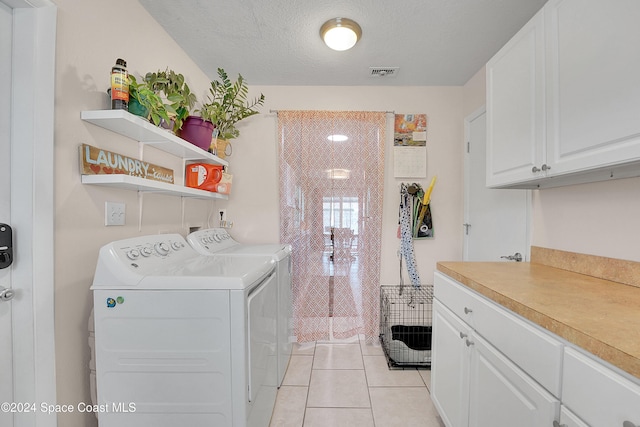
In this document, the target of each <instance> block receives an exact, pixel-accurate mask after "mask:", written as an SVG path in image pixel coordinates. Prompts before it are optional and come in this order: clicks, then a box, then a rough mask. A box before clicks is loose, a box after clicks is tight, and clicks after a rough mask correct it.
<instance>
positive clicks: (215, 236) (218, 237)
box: [213, 234, 222, 243]
mask: <svg viewBox="0 0 640 427" xmlns="http://www.w3.org/2000/svg"><path fill="white" fill-rule="evenodd" d="M213 240H215V241H216V242H218V243H220V242H221V241H222V237H220V235H219V234H214V235H213Z"/></svg>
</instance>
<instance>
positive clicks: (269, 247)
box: [187, 228, 295, 386]
mask: <svg viewBox="0 0 640 427" xmlns="http://www.w3.org/2000/svg"><path fill="white" fill-rule="evenodd" d="M187 242H189V244H190V245H191V246H192V247H193V248H194V249H195V250H196V251H197V252H199V253H201V254H203V255H221V254H224V255H228V256H235V257H244V258H250V257H262V256H270V257H272V258H273V259H274V261H275V262H276V263H277V280H278V386H280V385H282V380H283V379H284V375H285V372H286V370H287V365H288V364H289V359H290V358H291V351H292V345H293V342H294V341H295V338H294V336H293V301H292V292H291V245H287V244H280V243H276V244H243V243H239V242H238V241H236V240H234V239H233V238H232V237H231V235H230V234H229V233H228V231H227V229H225V228H209V229H205V230H198V231H195V232H193V233H191V234H189V235H188V236H187Z"/></svg>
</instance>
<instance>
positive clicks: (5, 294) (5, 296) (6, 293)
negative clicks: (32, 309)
mask: <svg viewBox="0 0 640 427" xmlns="http://www.w3.org/2000/svg"><path fill="white" fill-rule="evenodd" d="M15 296H16V293H15V292H14V291H13V289H7V288H3V287H0V302H2V301H11V300H12V299H13V297H15Z"/></svg>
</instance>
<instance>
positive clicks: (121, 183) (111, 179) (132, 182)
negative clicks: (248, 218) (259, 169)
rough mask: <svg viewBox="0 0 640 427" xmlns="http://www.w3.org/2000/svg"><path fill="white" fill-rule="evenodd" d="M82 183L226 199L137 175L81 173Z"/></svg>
mask: <svg viewBox="0 0 640 427" xmlns="http://www.w3.org/2000/svg"><path fill="white" fill-rule="evenodd" d="M82 183H83V184H91V185H103V186H107V187H112V188H113V187H115V188H121V189H124V190H134V191H141V192H145V193H158V194H167V195H171V196H182V197H191V198H196V199H209V200H211V199H222V200H227V199H229V196H228V195H226V194H220V193H213V192H211V191H205V190H198V189H197V188H190V187H183V186H180V185H176V184H167V183H165V182H160V181H153V180H150V179H145V178H140V177H137V176H130V175H122V174H114V175H82Z"/></svg>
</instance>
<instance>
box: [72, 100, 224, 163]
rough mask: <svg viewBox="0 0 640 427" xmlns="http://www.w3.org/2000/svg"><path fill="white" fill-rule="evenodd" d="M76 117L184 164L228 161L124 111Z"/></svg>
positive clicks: (107, 111)
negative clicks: (156, 149) (159, 151)
mask: <svg viewBox="0 0 640 427" xmlns="http://www.w3.org/2000/svg"><path fill="white" fill-rule="evenodd" d="M80 118H81V119H82V120H84V121H86V122H89V123H92V124H94V125H96V126H100V127H102V128H105V129H108V130H110V131H112V132H115V133H117V134H120V135H123V136H126V137H129V138H131V139H134V140H136V141H140V142H142V143H143V144H146V145H150V146H152V147H155V148H158V149H160V150H162V151H165V152H167V153H169V154H173V155H174V156H177V157H180V158H182V159H184V160H186V161H201V162H205V163H211V164H216V165H223V166H228V165H229V162H227V161H226V160H223V159H221V158H220V157H218V156H214V155H213V154H211V153H209V152H207V151H205V150H203V149H201V148H199V147H196V146H195V145H193V144H191V143H190V142H187V141H185V140H184V139H182V138H179V137H177V136H175V135H174V134H172V133H171V132H169V131H166V130H164V129H162V128H159V127H158V126H155V125H153V124H151V123H149V122H148V121H146V120H144V119H143V118H141V117H138V116H136V115H134V114H131V113H129V112H128V111H125V110H92V111H82V112H81V113H80Z"/></svg>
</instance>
